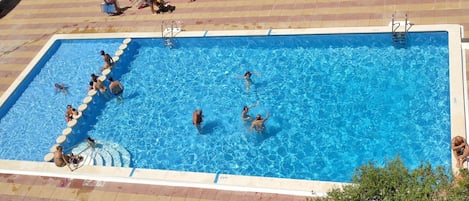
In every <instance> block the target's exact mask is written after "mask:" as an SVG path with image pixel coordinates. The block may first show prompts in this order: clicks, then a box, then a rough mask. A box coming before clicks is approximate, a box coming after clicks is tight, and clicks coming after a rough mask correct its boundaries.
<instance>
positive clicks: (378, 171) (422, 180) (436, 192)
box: [316, 156, 469, 201]
mask: <svg viewBox="0 0 469 201" xmlns="http://www.w3.org/2000/svg"><path fill="white" fill-rule="evenodd" d="M449 175H451V173H449V172H447V171H446V170H445V169H444V168H443V167H437V168H432V167H431V165H430V164H429V163H427V164H421V165H420V166H419V167H418V168H416V169H415V170H413V171H409V169H408V168H406V167H405V166H404V164H403V162H402V160H401V159H400V157H399V156H398V157H396V158H395V159H393V160H391V161H389V162H386V163H385V166H384V167H377V166H375V164H374V163H368V164H367V165H364V166H362V167H360V168H358V169H357V170H356V171H355V173H354V176H353V179H352V184H351V185H347V186H344V187H343V188H342V189H333V190H331V191H330V192H328V196H327V197H326V198H319V199H316V200H335V201H351V200H370V201H371V200H376V201H387V200H392V201H394V200H411V201H414V200H469V190H468V189H469V180H468V179H469V172H468V171H467V170H465V171H461V177H462V179H459V181H460V182H458V183H455V184H452V183H451V182H452V180H451V179H452V178H451V176H449Z"/></svg>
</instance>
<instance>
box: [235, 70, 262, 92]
mask: <svg viewBox="0 0 469 201" xmlns="http://www.w3.org/2000/svg"><path fill="white" fill-rule="evenodd" d="M252 75H258V76H260V75H261V74H260V73H258V72H250V71H246V73H244V76H243V77H238V78H244V81H245V83H246V92H249V90H250V89H251V84H252V83H253V82H252V79H251V76H252Z"/></svg>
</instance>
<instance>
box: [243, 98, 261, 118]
mask: <svg viewBox="0 0 469 201" xmlns="http://www.w3.org/2000/svg"><path fill="white" fill-rule="evenodd" d="M257 105H259V102H257V103H256V104H254V105H251V106H249V107H248V106H247V105H245V106H244V107H243V111H241V119H242V120H243V121H251V120H252V117H251V115H249V114H248V112H249V109H251V108H253V107H256V106H257Z"/></svg>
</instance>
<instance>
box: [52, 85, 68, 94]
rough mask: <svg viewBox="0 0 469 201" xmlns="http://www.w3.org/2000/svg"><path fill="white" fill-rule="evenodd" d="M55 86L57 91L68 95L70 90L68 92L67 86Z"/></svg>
mask: <svg viewBox="0 0 469 201" xmlns="http://www.w3.org/2000/svg"><path fill="white" fill-rule="evenodd" d="M54 86H55V91H60V92H62V93H63V94H67V92H68V90H67V87H66V86H65V84H63V83H62V84H59V83H55V84H54Z"/></svg>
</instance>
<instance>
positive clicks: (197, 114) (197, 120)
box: [192, 110, 204, 133]
mask: <svg viewBox="0 0 469 201" xmlns="http://www.w3.org/2000/svg"><path fill="white" fill-rule="evenodd" d="M203 117H204V116H203V115H202V110H195V111H194V113H192V124H194V126H195V127H196V128H197V130H198V131H199V133H201V132H202V127H201V124H202V121H203Z"/></svg>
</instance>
